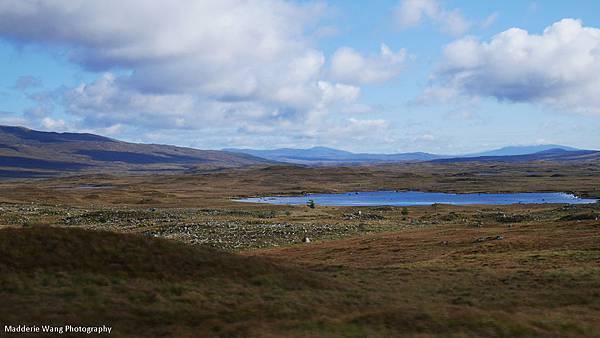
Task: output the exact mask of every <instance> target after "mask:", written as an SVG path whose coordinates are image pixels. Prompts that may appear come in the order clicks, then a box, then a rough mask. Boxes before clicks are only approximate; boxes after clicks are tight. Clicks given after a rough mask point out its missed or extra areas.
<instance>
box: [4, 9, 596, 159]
mask: <svg viewBox="0 0 600 338" xmlns="http://www.w3.org/2000/svg"><path fill="white" fill-rule="evenodd" d="M597 13H600V2H598V1H594V0H590V1H583V0H575V1H558V0H556V1H552V0H548V1H516V0H515V1H472V0H471V1H458V0H455V1H451V0H447V1H443V0H395V1H391V0H390V1H369V2H365V1H350V0H330V1H282V0H252V1H243V0H222V1H201V0H199V1H188V0H171V1H166V0H165V1H152V2H149V1H144V0H102V1H94V0H45V1H38V0H0V74H1V75H2V76H0V124H1V125H19V126H25V127H29V128H32V129H38V130H46V131H59V132H60V131H70V132H90V133H96V134H101V135H105V136H109V137H113V138H118V139H121V140H126V141H132V142H143V143H164V144H174V145H179V146H189V147H195V148H200V149H221V148H231V147H237V148H256V149H272V148H279V147H292V148H308V147H312V146H328V147H334V148H339V149H344V150H349V151H356V152H372V153H374V152H377V153H383V152H384V153H395V152H409V151H426V152H432V153H438V154H460V153H469V152H477V151H482V150H488V149H492V148H498V147H502V146H508V145H532V144H547V143H552V144H562V145H568V146H574V147H579V148H585V149H600V132H599V130H600V16H598V15H597Z"/></svg>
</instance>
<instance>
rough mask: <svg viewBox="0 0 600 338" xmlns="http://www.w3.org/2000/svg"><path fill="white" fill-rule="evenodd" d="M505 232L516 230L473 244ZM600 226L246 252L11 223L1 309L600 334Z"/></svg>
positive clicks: (195, 322)
mask: <svg viewBox="0 0 600 338" xmlns="http://www.w3.org/2000/svg"><path fill="white" fill-rule="evenodd" d="M501 230H503V235H504V237H505V239H503V240H498V241H489V242H483V243H474V242H473V239H474V238H479V237H481V236H484V235H492V234H496V233H498V232H499V231H501ZM598 236H599V230H598V225H597V224H596V223H595V222H594V221H588V222H583V223H582V222H573V223H560V224H544V225H541V224H538V225H531V224H528V225H524V226H520V227H513V228H511V229H510V231H508V230H506V229H505V228H503V229H500V228H494V227H491V228H478V229H470V228H464V227H463V228H461V229H459V228H454V229H448V227H444V226H438V227H435V228H430V229H418V230H410V231H403V232H394V233H384V234H374V235H370V236H362V237H356V238H351V239H345V240H338V241H326V242H322V243H317V244H311V245H303V246H292V247H286V248H277V249H269V250H261V251H250V252H247V253H246V254H245V255H241V256H240V255H236V254H230V253H225V252H221V251H215V250H212V249H207V248H203V247H198V246H189V245H185V244H182V243H177V242H173V241H167V240H162V239H154V238H145V237H142V236H138V235H127V234H117V233H110V232H97V231H90V230H81V229H75V228H71V229H65V228H51V227H31V228H9V229H2V230H0V253H1V255H0V269H1V271H2V272H3V273H2V275H1V276H0V298H1V299H2V300H3V302H2V303H1V304H0V318H2V323H1V324H3V325H6V324H13V325H16V324H26V323H29V324H43V323H53V324H57V325H60V324H68V323H70V324H77V325H102V324H105V325H111V326H113V327H114V329H113V334H114V335H115V336H132V337H133V336H146V337H149V336H173V337H175V336H177V337H180V336H190V337H192V336H194V337H195V336H357V337H360V336H439V335H441V336H506V337H522V336H548V337H551V336H573V337H576V336H582V337H585V336H593V335H594V332H598V330H599V329H600V322H599V320H598V318H599V316H598V315H599V314H600V297H599V296H600V268H599V267H598V264H597V262H598V261H600V244H599V243H600V241H599V238H598ZM441 241H442V242H441ZM441 243H443V244H441Z"/></svg>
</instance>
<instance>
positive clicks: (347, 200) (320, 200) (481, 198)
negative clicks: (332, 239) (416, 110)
mask: <svg viewBox="0 0 600 338" xmlns="http://www.w3.org/2000/svg"><path fill="white" fill-rule="evenodd" d="M309 200H313V201H314V202H315V204H316V205H325V206H380V205H381V206H383V205H386V206H411V205H432V204H436V203H441V204H453V205H469V204H488V205H501V204H543V203H567V204H586V203H595V202H597V200H595V199H585V198H579V197H577V196H575V195H572V194H568V193H563V192H543V193H506V194H487V193H486V194H483V193H482V194H447V193H440V192H420V191H369V192H349V193H342V194H306V195H302V196H273V197H252V198H244V199H238V200H236V201H238V202H249V203H267V204H278V205H300V204H306V203H307V202H308V201H309Z"/></svg>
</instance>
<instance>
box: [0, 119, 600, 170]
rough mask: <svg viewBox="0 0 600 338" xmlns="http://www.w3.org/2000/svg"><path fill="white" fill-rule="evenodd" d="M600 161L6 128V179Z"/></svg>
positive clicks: (566, 151) (516, 151) (0, 160)
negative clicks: (204, 142)
mask: <svg viewBox="0 0 600 338" xmlns="http://www.w3.org/2000/svg"><path fill="white" fill-rule="evenodd" d="M590 160H594V161H600V151H594V150H579V149H575V148H571V147H565V146H560V145H537V146H522V147H520V146H519V147H505V148H501V149H496V150H491V151H486V152H481V153H477V154H467V155H459V156H448V155H436V154H429V153H423V152H412V153H399V154H367V153H352V152H349V151H343V150H338V149H332V148H326V147H314V148H309V149H288V148H284V149H274V150H253V149H224V150H223V151H219V150H198V149H192V148H184V147H176V146H170V145H159V144H138V143H129V142H123V141H119V140H115V139H111V138H107V137H103V136H98V135H94V134H83V133H54V132H42V131H35V130H31V129H27V128H22V127H10V126H0V177H11V178H14V177H47V176H54V175H59V174H64V173H80V172H159V171H160V172H162V171H182V170H183V171H190V170H191V171H194V170H212V169H221V168H238V167H247V166H256V165H273V164H277V163H292V164H302V165H353V164H376V163H408V162H431V163H453V162H473V161H477V162H527V161H590Z"/></svg>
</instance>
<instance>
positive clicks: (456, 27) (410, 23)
mask: <svg viewBox="0 0 600 338" xmlns="http://www.w3.org/2000/svg"><path fill="white" fill-rule="evenodd" d="M394 19H395V21H396V24H397V25H398V26H399V27H400V28H402V29H406V28H412V27H417V26H419V25H421V23H422V22H423V21H424V19H429V20H431V21H432V22H434V23H435V24H436V25H438V26H439V27H440V29H441V30H442V31H443V32H445V33H448V34H452V35H461V34H464V33H465V32H466V31H468V30H469V27H470V26H471V23H470V22H469V21H468V20H467V19H466V18H465V17H464V16H463V15H462V13H461V12H460V11H459V10H458V9H453V10H447V9H445V8H443V7H442V6H441V5H440V4H439V3H438V1H436V0H402V1H400V3H399V5H398V6H397V7H396V9H395V10H394Z"/></svg>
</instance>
